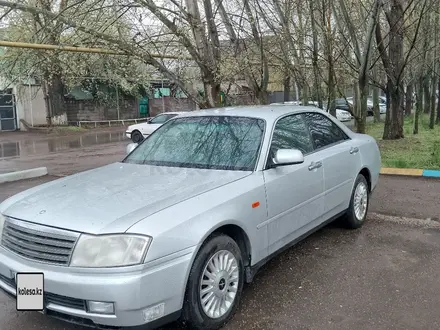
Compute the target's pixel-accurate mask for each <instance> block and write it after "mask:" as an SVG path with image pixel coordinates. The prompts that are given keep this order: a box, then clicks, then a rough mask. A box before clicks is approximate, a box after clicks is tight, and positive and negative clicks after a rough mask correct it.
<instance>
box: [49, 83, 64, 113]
mask: <svg viewBox="0 0 440 330" xmlns="http://www.w3.org/2000/svg"><path fill="white" fill-rule="evenodd" d="M47 94H48V98H49V102H50V110H51V111H50V117H51V118H52V117H53V116H59V115H62V114H64V103H63V101H64V84H63V81H62V79H61V75H54V76H52V78H51V79H50V83H49V84H48V86H47Z"/></svg>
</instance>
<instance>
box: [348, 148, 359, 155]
mask: <svg viewBox="0 0 440 330" xmlns="http://www.w3.org/2000/svg"><path fill="white" fill-rule="evenodd" d="M357 152H359V148H358V147H351V148H350V154H355V153H357Z"/></svg>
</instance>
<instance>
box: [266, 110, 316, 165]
mask: <svg viewBox="0 0 440 330" xmlns="http://www.w3.org/2000/svg"><path fill="white" fill-rule="evenodd" d="M308 112H310V111H304V112H291V113H287V114H285V115H283V116H281V117H278V118H277V120H276V121H275V122H274V124H273V126H272V131H271V133H270V140H269V145H268V148H267V150H266V160H265V162H264V165H263V171H265V170H270V169H271V167H269V154H270V147H271V146H272V141H273V135H274V133H275V128H276V126H277V124H278V122H279V121H280V120H282V119H284V118H286V117H289V116H300V117H301V119H302V120H303V122H304V125H306V129H307V132H308V133H309V137H310V141H311V142H312V147H313V150H312V151H311V152H308V153H306V154H304V157H306V156H308V155H311V154H313V153H314V152H315V150H316V149H315V144H314V143H313V139H312V137H311V136H310V130H309V125H307V122H306V120H305V118H304V115H303V114H304V113H308Z"/></svg>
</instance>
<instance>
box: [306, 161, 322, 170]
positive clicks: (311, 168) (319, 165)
mask: <svg viewBox="0 0 440 330" xmlns="http://www.w3.org/2000/svg"><path fill="white" fill-rule="evenodd" d="M321 166H322V162H312V163H311V164H310V165H309V171H313V170H314V169H316V168H320V167H321Z"/></svg>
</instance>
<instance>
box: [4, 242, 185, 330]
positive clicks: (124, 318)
mask: <svg viewBox="0 0 440 330" xmlns="http://www.w3.org/2000/svg"><path fill="white" fill-rule="evenodd" d="M191 258H192V252H188V253H187V254H184V255H182V254H181V255H180V256H179V257H177V258H174V259H169V258H167V259H168V260H167V261H166V262H164V263H157V262H156V263H155V264H156V265H155V266H153V267H149V268H144V269H141V270H136V271H131V272H127V271H125V272H118V273H117V272H115V271H114V270H113V271H112V272H108V273H103V272H95V273H91V272H90V271H85V270H84V269H83V270H81V269H76V270H75V269H73V268H68V267H57V266H49V265H45V264H41V263H36V262H33V261H30V260H25V259H23V258H21V257H19V256H17V255H15V254H13V253H11V252H9V251H7V250H5V249H4V248H2V247H0V288H1V289H3V290H4V291H5V292H6V293H8V294H9V295H10V296H12V297H15V296H16V288H15V286H14V285H15V279H14V276H13V273H12V272H43V273H44V293H45V313H46V314H48V315H50V316H54V317H57V318H60V319H63V320H65V321H67V322H72V323H77V324H81V325H85V326H91V327H96V328H110V329H111V328H121V327H137V326H144V327H145V326H146V327H147V328H150V327H151V326H153V328H154V327H156V326H158V324H159V325H160V324H162V323H164V322H165V323H167V322H170V321H173V320H175V319H176V318H178V317H179V316H180V310H181V309H182V304H183V296H184V292H185V287H186V276H187V274H188V271H189V267H190V262H191ZM87 301H101V302H113V303H114V306H115V307H114V308H115V312H114V314H112V315H105V314H95V313H90V312H89V311H88V308H87V303H86V302H87ZM158 304H164V309H163V310H164V312H163V314H162V315H160V316H159V318H160V319H155V320H148V319H146V316H145V315H146V310H148V308H149V307H154V306H156V305H158Z"/></svg>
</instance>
